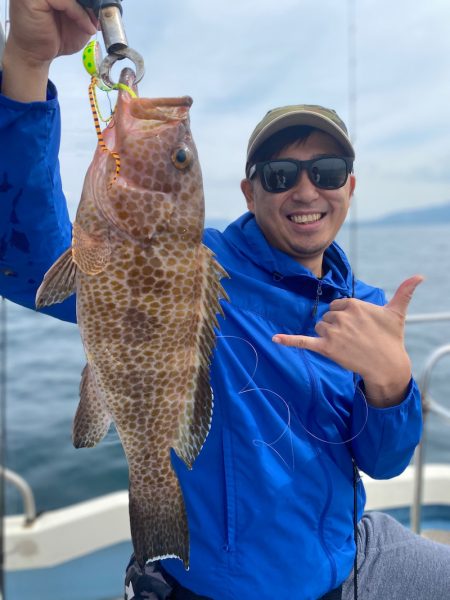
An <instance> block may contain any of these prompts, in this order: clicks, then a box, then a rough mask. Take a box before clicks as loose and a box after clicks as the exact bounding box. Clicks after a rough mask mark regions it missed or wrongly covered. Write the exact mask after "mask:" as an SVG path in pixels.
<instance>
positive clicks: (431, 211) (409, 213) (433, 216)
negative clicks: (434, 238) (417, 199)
mask: <svg viewBox="0 0 450 600" xmlns="http://www.w3.org/2000/svg"><path fill="white" fill-rule="evenodd" d="M446 224H450V202H445V203H444V204H435V205H433V206H427V207H426V208H415V209H412V210H399V211H397V212H393V213H390V214H388V215H385V216H384V217H379V218H377V219H370V220H361V221H358V226H360V225H362V226H365V225H370V226H371V227H373V226H374V225H375V226H377V225H383V226H384V225H395V226H397V225H446Z"/></svg>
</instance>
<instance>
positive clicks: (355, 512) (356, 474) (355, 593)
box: [352, 458, 361, 600]
mask: <svg viewBox="0 0 450 600" xmlns="http://www.w3.org/2000/svg"><path fill="white" fill-rule="evenodd" d="M352 462H353V536H354V538H355V560H354V561H353V573H354V576H353V597H354V600H358V481H359V480H360V479H361V478H360V475H359V471H358V467H357V466H356V463H355V460H354V459H353V458H352Z"/></svg>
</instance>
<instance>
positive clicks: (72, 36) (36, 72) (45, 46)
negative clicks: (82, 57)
mask: <svg viewBox="0 0 450 600" xmlns="http://www.w3.org/2000/svg"><path fill="white" fill-rule="evenodd" d="M10 22H11V26H10V32H9V36H8V40H7V43H6V47H5V54H4V58H3V62H4V75H3V83H2V93H3V94H5V95H7V96H9V97H10V98H12V99H15V100H19V101H21V102H32V101H36V100H37V101H39V100H45V99H46V91H47V81H48V72H49V68H50V64H51V62H52V60H53V59H54V58H56V57H57V56H62V55H69V54H74V53H75V52H78V51H79V50H81V48H83V46H84V45H85V44H86V42H87V41H88V39H89V38H90V36H92V35H94V34H95V33H96V31H97V26H96V24H95V18H94V16H93V14H92V13H88V12H86V10H85V9H84V8H83V7H82V6H80V5H79V4H78V2H76V0H11V2H10Z"/></svg>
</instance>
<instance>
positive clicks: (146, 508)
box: [130, 468, 189, 570]
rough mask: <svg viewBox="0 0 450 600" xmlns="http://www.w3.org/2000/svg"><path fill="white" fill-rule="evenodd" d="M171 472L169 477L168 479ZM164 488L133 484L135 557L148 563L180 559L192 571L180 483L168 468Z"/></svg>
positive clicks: (131, 496) (132, 523)
mask: <svg viewBox="0 0 450 600" xmlns="http://www.w3.org/2000/svg"><path fill="white" fill-rule="evenodd" d="M169 473H170V476H169ZM166 474H167V475H168V476H167V477H166V480H165V482H164V485H156V484H155V483H151V484H150V485H146V486H144V485H143V484H142V482H141V481H139V482H137V485H134V484H133V483H132V482H130V525H131V538H132V540H133V546H134V554H135V556H136V560H137V561H138V563H139V564H140V565H141V566H143V565H144V564H145V562H146V561H147V560H158V559H162V558H169V557H173V558H179V559H180V560H182V561H183V563H184V566H185V568H186V570H187V569H189V530H188V523H187V516H186V508H185V505H184V500H183V495H182V493H181V488H180V484H179V483H178V479H177V477H176V475H175V473H174V472H173V470H172V469H171V468H170V469H167V471H166Z"/></svg>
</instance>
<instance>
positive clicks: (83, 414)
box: [72, 365, 111, 448]
mask: <svg viewBox="0 0 450 600" xmlns="http://www.w3.org/2000/svg"><path fill="white" fill-rule="evenodd" d="M110 424H111V415H110V414H109V412H108V409H107V408H106V406H105V402H104V401H103V398H102V396H101V393H100V391H99V390H98V388H97V384H96V383H95V379H94V377H93V375H92V372H91V369H90V367H89V365H86V366H85V367H84V369H83V374H82V376H81V384H80V403H79V405H78V409H77V412H76V414H75V419H74V422H73V431H72V441H73V445H74V446H75V448H92V446H95V445H96V444H98V442H99V441H100V440H102V439H103V437H104V436H105V435H106V433H107V431H108V429H109V426H110Z"/></svg>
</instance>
